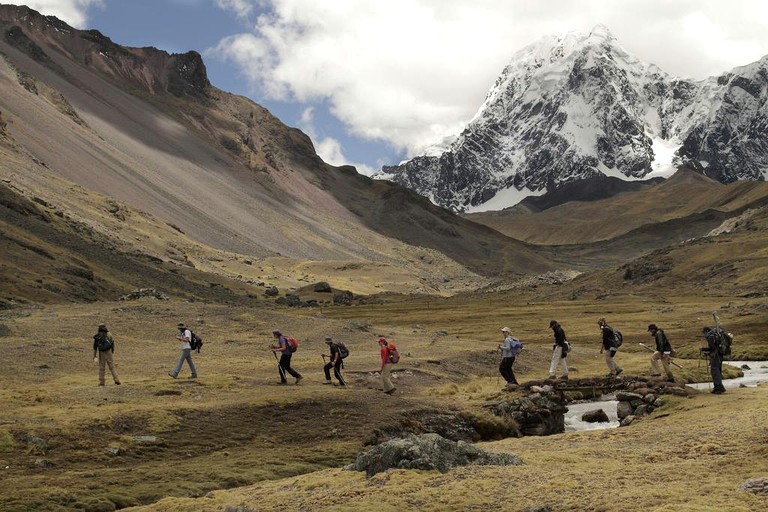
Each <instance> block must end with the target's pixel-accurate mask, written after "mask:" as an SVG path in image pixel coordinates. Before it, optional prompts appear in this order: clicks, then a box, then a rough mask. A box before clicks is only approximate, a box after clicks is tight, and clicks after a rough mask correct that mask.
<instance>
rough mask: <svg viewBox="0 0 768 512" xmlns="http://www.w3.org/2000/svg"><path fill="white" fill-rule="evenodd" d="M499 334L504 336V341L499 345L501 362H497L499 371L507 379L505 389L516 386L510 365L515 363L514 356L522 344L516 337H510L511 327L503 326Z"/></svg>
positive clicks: (521, 347)
mask: <svg viewBox="0 0 768 512" xmlns="http://www.w3.org/2000/svg"><path fill="white" fill-rule="evenodd" d="M501 334H502V336H504V342H503V343H501V344H500V345H499V350H501V363H500V364H499V373H501V376H502V377H504V380H505V381H507V389H515V388H517V379H516V378H515V372H513V371H512V365H513V364H514V363H515V357H516V356H517V354H519V353H520V351H521V350H522V349H523V344H522V343H521V342H520V340H518V339H517V338H513V337H512V329H510V328H509V327H503V328H502V329H501Z"/></svg>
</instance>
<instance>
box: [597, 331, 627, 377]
mask: <svg viewBox="0 0 768 512" xmlns="http://www.w3.org/2000/svg"><path fill="white" fill-rule="evenodd" d="M597 325H598V326H599V327H600V331H601V332H602V337H603V341H602V345H601V347H600V353H601V354H603V356H604V357H605V364H606V365H608V371H609V374H610V376H611V377H615V376H616V375H618V374H620V373H621V372H623V371H624V369H623V368H619V365H618V364H616V360H615V359H614V357H615V356H616V352H617V351H618V348H616V334H615V333H614V331H613V328H611V326H610V325H608V324H607V323H606V322H605V318H598V320H597Z"/></svg>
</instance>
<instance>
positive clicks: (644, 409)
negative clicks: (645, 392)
mask: <svg viewBox="0 0 768 512" xmlns="http://www.w3.org/2000/svg"><path fill="white" fill-rule="evenodd" d="M646 414H648V405H646V404H642V405H638V406H637V407H635V413H634V415H635V416H645V415H646Z"/></svg>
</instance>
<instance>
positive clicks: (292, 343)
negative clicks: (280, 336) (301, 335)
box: [285, 336, 299, 354]
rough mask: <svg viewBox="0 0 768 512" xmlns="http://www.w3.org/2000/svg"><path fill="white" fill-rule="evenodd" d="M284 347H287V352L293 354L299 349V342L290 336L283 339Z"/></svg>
mask: <svg viewBox="0 0 768 512" xmlns="http://www.w3.org/2000/svg"><path fill="white" fill-rule="evenodd" d="M285 346H286V347H288V351H289V352H290V353H291V354H293V353H294V352H296V351H297V350H298V349H299V342H298V341H296V338H291V337H290V336H286V337H285Z"/></svg>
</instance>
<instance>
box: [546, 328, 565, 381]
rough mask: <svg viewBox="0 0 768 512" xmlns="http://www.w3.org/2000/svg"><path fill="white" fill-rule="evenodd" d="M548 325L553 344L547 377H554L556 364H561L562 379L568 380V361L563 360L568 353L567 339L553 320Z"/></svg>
mask: <svg viewBox="0 0 768 512" xmlns="http://www.w3.org/2000/svg"><path fill="white" fill-rule="evenodd" d="M549 327H550V328H551V329H552V332H553V333H554V335H555V344H554V346H553V347H552V364H550V365H549V378H550V379H554V378H556V376H557V366H558V365H559V364H562V365H563V376H562V379H563V380H568V363H566V362H565V358H566V356H567V355H568V341H566V339H565V331H564V330H563V328H562V327H560V324H559V323H557V322H556V321H555V320H552V321H551V322H549Z"/></svg>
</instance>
